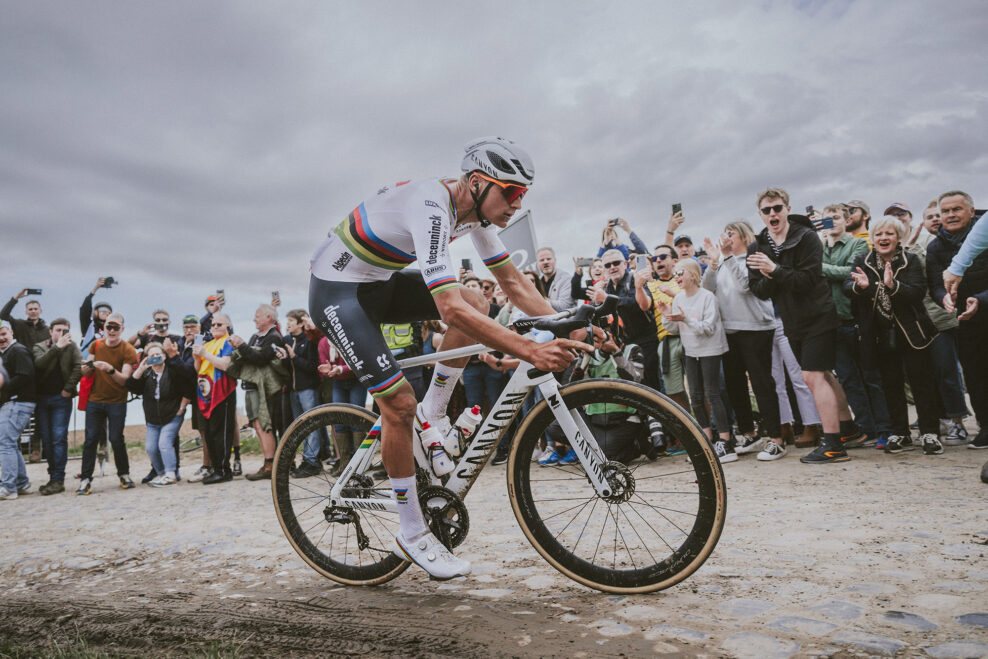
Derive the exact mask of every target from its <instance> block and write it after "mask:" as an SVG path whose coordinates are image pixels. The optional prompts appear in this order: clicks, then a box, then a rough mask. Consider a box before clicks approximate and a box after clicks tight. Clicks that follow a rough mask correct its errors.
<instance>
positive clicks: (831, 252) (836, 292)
mask: <svg viewBox="0 0 988 659" xmlns="http://www.w3.org/2000/svg"><path fill="white" fill-rule="evenodd" d="M867 253H868V241H867V240H865V239H864V238H855V237H854V236H852V235H851V234H849V233H845V234H844V235H843V236H841V237H840V238H839V239H838V240H837V242H835V243H834V246H833V247H828V246H827V243H826V242H824V243H823V276H824V277H826V278H827V281H828V282H829V283H830V291H831V293H833V296H834V305H835V306H836V307H837V316H838V317H839V318H840V319H841V320H854V315H853V314H852V313H851V300H850V299H849V298H848V297H847V294H846V293H844V281H845V280H846V279H847V276H848V275H849V274H851V270H852V269H853V266H852V265H851V264H852V263H854V259H856V258H857V257H858V256H860V255H861V254H867Z"/></svg>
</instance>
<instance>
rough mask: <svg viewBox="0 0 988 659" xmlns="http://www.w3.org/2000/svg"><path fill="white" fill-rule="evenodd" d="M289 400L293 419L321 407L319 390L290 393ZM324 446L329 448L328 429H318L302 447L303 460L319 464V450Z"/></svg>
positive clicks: (302, 390)
mask: <svg viewBox="0 0 988 659" xmlns="http://www.w3.org/2000/svg"><path fill="white" fill-rule="evenodd" d="M289 399H290V400H291V402H292V419H293V420H294V419H296V418H298V417H299V416H300V415H301V414H302V412H307V411H309V410H311V409H312V408H313V407H317V406H318V405H319V390H318V389H301V390H299V391H292V392H289ZM322 446H329V437H328V436H327V434H326V428H324V427H323V428H318V429H317V430H314V431H312V432H311V433H309V436H308V437H306V438H305V444H304V445H303V446H302V459H303V460H305V461H306V462H308V463H309V464H313V465H318V464H319V449H320V448H321V447H322Z"/></svg>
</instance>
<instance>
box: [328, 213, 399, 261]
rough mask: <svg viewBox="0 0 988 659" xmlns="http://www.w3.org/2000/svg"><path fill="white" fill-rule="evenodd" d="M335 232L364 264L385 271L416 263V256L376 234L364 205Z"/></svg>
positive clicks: (351, 214)
mask: <svg viewBox="0 0 988 659" xmlns="http://www.w3.org/2000/svg"><path fill="white" fill-rule="evenodd" d="M334 231H335V232H336V235H337V236H339V237H340V240H342V241H343V244H344V245H346V246H347V249H349V250H350V251H351V252H353V254H354V256H356V257H357V258H358V259H360V260H361V261H363V262H364V263H369V264H370V265H373V266H376V267H378V268H383V269H385V270H401V269H402V268H404V267H406V266H407V265H409V264H410V263H414V262H415V256H414V255H412V254H406V253H405V252H403V251H401V250H400V249H398V248H397V247H395V246H394V245H392V244H390V243H388V242H386V241H384V240H381V239H380V238H379V237H378V236H377V235H376V234H375V233H374V231H373V230H372V229H371V227H370V224H368V222H367V211H366V210H365V209H364V205H363V204H360V206H358V207H356V208H354V209H353V212H352V213H350V215H349V217H347V218H346V219H345V220H343V221H342V222H340V224H339V226H337V227H336V229H334Z"/></svg>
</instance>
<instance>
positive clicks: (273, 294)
mask: <svg viewBox="0 0 988 659" xmlns="http://www.w3.org/2000/svg"><path fill="white" fill-rule="evenodd" d="M275 300H278V301H279V302H280V301H281V293H279V292H278V291H271V301H272V302H274V301H275Z"/></svg>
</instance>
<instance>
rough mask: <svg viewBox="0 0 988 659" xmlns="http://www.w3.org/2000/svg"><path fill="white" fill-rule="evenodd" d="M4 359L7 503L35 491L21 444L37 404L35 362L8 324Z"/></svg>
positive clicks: (0, 464)
mask: <svg viewBox="0 0 988 659" xmlns="http://www.w3.org/2000/svg"><path fill="white" fill-rule="evenodd" d="M0 358H2V362H3V366H4V368H5V369H6V370H7V373H8V374H9V376H10V377H9V378H5V382H4V385H3V389H0V500H5V499H16V498H17V496H18V495H19V494H28V493H29V492H30V491H31V481H30V480H28V477H27V469H26V467H25V465H24V457H23V456H22V455H21V451H20V447H19V446H18V445H17V441H18V440H19V439H20V436H21V433H22V432H23V431H24V428H25V427H26V426H27V424H28V421H30V420H31V414H32V413H33V412H34V404H35V381H34V380H35V378H34V360H33V359H31V353H30V351H28V349H27V348H25V347H24V346H23V345H21V344H20V343H19V342H18V341H17V340H16V339H15V338H14V333H13V331H12V330H11V328H10V325H7V324H3V325H2V326H0Z"/></svg>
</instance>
